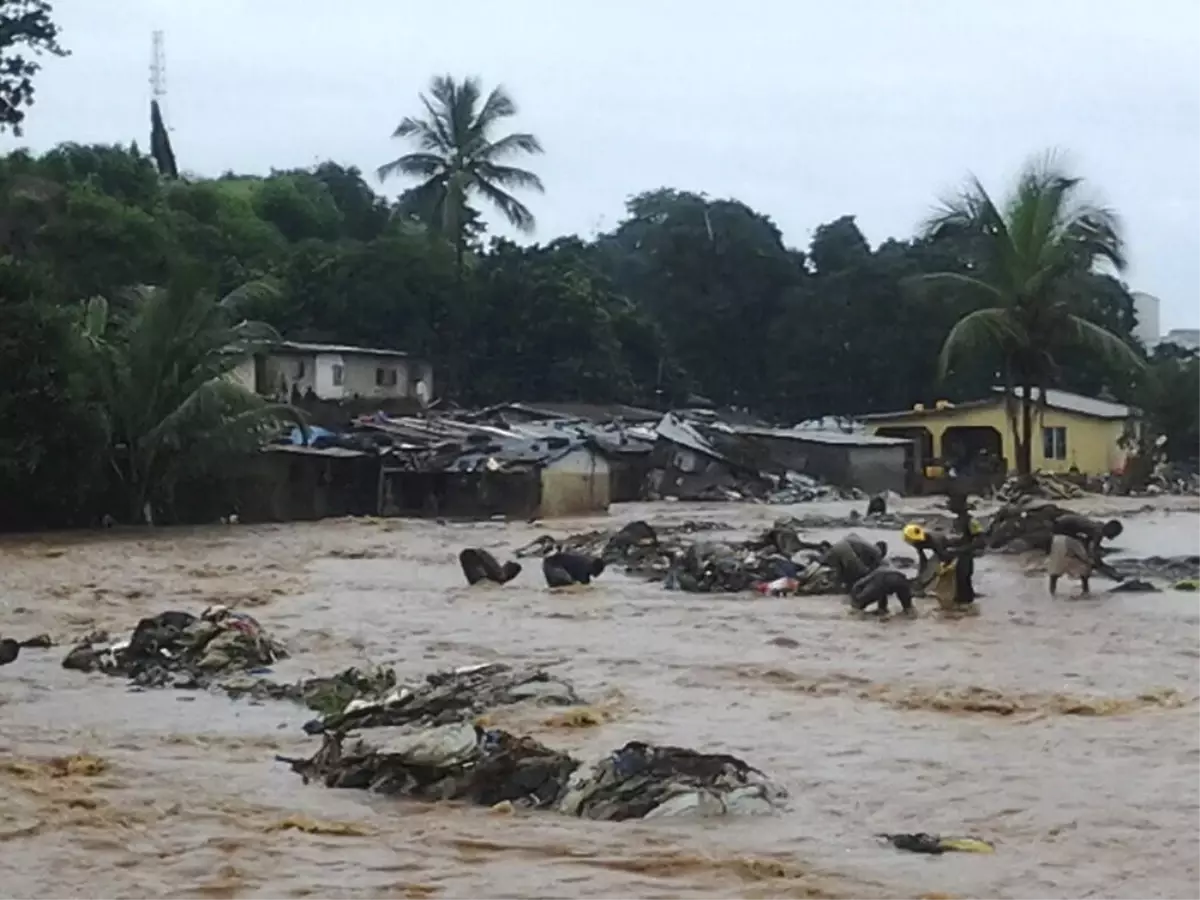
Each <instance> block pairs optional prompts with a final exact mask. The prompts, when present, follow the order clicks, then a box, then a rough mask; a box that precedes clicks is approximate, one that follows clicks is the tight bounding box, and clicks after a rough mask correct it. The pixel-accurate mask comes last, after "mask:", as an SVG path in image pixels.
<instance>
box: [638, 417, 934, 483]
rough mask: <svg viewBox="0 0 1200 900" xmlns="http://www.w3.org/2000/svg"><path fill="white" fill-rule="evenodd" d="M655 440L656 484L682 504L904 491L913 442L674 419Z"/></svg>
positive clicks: (663, 425) (660, 428) (665, 419)
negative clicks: (828, 491)
mask: <svg viewBox="0 0 1200 900" xmlns="http://www.w3.org/2000/svg"><path fill="white" fill-rule="evenodd" d="M656 433H657V437H658V442H657V445H656V448H655V466H654V475H653V476H652V478H653V479H654V483H653V484H652V490H653V492H654V493H655V494H657V495H658V496H662V497H678V498H679V499H681V500H706V499H741V498H744V497H767V496H769V495H771V496H772V498H773V499H775V500H776V502H793V501H795V500H808V499H816V498H817V497H818V496H820V491H819V487H820V485H832V486H833V487H835V488H839V489H842V490H843V491H847V492H851V491H861V492H863V493H879V492H882V491H889V490H890V491H896V492H902V491H903V490H904V484H905V458H906V455H907V452H908V451H909V447H910V444H911V442H910V441H908V440H904V439H901V438H892V437H876V436H872V435H866V434H862V433H855V432H846V431H830V430H816V429H806V428H773V427H770V426H766V425H761V424H731V423H729V422H726V421H721V420H713V421H707V422H706V421H701V420H698V419H695V418H693V419H691V420H689V419H687V418H684V416H683V415H680V414H674V413H668V414H667V415H665V416H663V418H662V420H661V421H660V422H659V424H658V426H657V428H656Z"/></svg>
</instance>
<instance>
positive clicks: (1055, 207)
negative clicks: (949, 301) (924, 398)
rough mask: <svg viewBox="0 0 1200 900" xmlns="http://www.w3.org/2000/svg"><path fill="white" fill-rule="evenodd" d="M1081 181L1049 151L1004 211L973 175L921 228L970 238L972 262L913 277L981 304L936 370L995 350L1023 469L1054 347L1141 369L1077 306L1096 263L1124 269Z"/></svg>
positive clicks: (1116, 235) (1116, 241) (1114, 226)
mask: <svg viewBox="0 0 1200 900" xmlns="http://www.w3.org/2000/svg"><path fill="white" fill-rule="evenodd" d="M1082 186H1083V181H1082V179H1080V178H1078V177H1076V176H1073V175H1071V174H1069V173H1068V172H1067V171H1066V170H1065V169H1064V168H1062V167H1061V166H1060V165H1059V164H1058V162H1057V161H1056V159H1055V157H1054V156H1053V154H1047V155H1046V156H1045V157H1044V158H1041V159H1039V160H1035V161H1033V162H1031V163H1030V164H1028V165H1027V166H1026V167H1025V169H1024V171H1023V172H1022V173H1021V175H1020V178H1019V179H1018V182H1017V185H1016V189H1015V190H1014V191H1013V193H1012V194H1011V195H1010V196H1009V197H1008V198H1007V200H1006V201H1005V203H1004V205H1003V207H998V206H997V205H996V203H995V202H994V201H993V200H992V197H991V196H990V195H989V194H988V192H987V190H986V189H985V188H984V187H983V185H982V184H980V182H979V181H978V180H977V179H975V178H972V179H971V180H970V181H969V182H968V184H967V186H966V189H965V190H963V192H962V193H961V194H959V195H958V196H957V197H955V198H954V199H952V200H950V201H948V202H946V203H945V204H944V205H943V206H942V207H941V208H940V209H938V210H937V211H936V212H935V213H934V214H933V215H932V216H931V217H930V219H929V220H928V221H927V222H926V223H925V225H924V232H925V236H926V237H928V238H931V239H935V240H936V239H938V238H941V237H948V236H954V237H958V238H960V239H964V240H965V241H967V242H968V243H967V245H966V246H968V247H969V248H970V252H969V256H970V262H969V263H968V267H967V269H968V271H967V273H956V272H943V273H936V274H930V275H924V276H920V278H919V280H920V281H922V282H926V283H933V284H943V285H947V286H950V287H953V288H956V289H958V290H960V291H963V292H964V293H967V294H971V295H974V296H975V297H976V298H980V299H982V300H983V301H984V303H985V304H986V305H985V306H984V308H982V309H978V310H976V311H975V312H972V313H970V314H969V315H967V316H965V317H963V318H962V319H960V320H959V321H958V323H957V324H956V325H955V326H954V327H953V328H952V329H951V330H950V333H949V334H948V335H947V336H946V339H945V342H944V343H943V345H942V350H941V354H940V359H939V373H940V375H941V377H943V378H945V377H946V376H947V375H948V374H949V372H950V370H951V368H952V366H953V364H954V362H955V361H956V360H959V359H963V358H966V357H968V356H970V355H971V354H973V353H979V352H988V351H991V352H994V353H998V355H999V357H1000V360H1001V371H1002V372H1003V375H1004V380H1005V386H1006V388H1007V391H1006V395H1007V398H1008V410H1009V420H1010V423H1011V427H1012V429H1013V438H1014V443H1015V445H1016V452H1017V460H1016V463H1017V472H1018V474H1021V475H1028V474H1029V473H1030V472H1031V471H1032V469H1033V465H1032V446H1033V444H1032V436H1033V425H1034V410H1035V407H1037V406H1038V405H1040V404H1041V402H1042V400H1043V398H1044V396H1045V390H1046V388H1047V387H1048V386H1049V384H1050V383H1051V382H1052V381H1053V379H1054V377H1055V375H1056V372H1057V366H1056V364H1055V360H1054V353H1055V352H1056V351H1060V350H1061V349H1062V348H1064V347H1066V346H1069V345H1074V346H1077V347H1082V348H1086V349H1090V350H1092V351H1093V352H1094V353H1096V354H1097V355H1098V356H1100V357H1102V358H1104V359H1106V360H1107V361H1108V362H1109V363H1111V364H1112V365H1113V366H1114V367H1118V368H1124V369H1127V370H1136V369H1137V368H1139V367H1140V366H1141V365H1142V362H1141V359H1140V358H1139V357H1138V355H1137V354H1136V353H1135V352H1134V351H1133V350H1132V349H1131V348H1130V347H1129V345H1128V344H1127V343H1125V341H1123V340H1122V339H1121V338H1119V337H1117V336H1116V335H1114V334H1112V333H1111V332H1109V331H1106V330H1105V329H1104V328H1101V327H1100V326H1099V325H1096V324H1095V323H1093V322H1090V321H1088V320H1087V319H1085V318H1083V317H1081V316H1079V315H1077V314H1076V313H1075V312H1074V305H1073V297H1074V296H1078V294H1079V292H1080V291H1081V290H1086V283H1087V280H1088V279H1089V278H1090V277H1092V276H1093V275H1094V273H1095V271H1096V270H1097V269H1098V268H1100V267H1102V266H1104V265H1108V266H1111V267H1112V268H1114V269H1116V270H1118V271H1120V270H1122V269H1123V268H1124V267H1125V255H1124V242H1123V240H1122V238H1121V234H1120V228H1119V223H1118V222H1117V219H1116V216H1115V215H1114V214H1113V213H1112V212H1111V211H1110V210H1108V209H1105V208H1103V207H1100V206H1096V205H1092V204H1089V203H1087V202H1085V201H1084V200H1083V199H1082V198H1081V197H1080V193H1081V188H1082ZM1018 388H1019V391H1018V390H1017V389H1018ZM1035 389H1036V391H1037V395H1036V398H1035V393H1034V391H1035Z"/></svg>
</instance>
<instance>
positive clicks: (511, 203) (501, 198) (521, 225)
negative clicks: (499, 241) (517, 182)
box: [474, 178, 537, 232]
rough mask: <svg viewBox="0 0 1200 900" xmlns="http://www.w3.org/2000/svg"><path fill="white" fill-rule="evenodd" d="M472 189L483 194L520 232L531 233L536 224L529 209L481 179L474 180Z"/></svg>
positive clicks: (508, 194) (510, 195) (505, 192)
mask: <svg viewBox="0 0 1200 900" xmlns="http://www.w3.org/2000/svg"><path fill="white" fill-rule="evenodd" d="M474 187H475V189H476V190H478V191H479V193H481V194H483V196H485V197H486V198H487V199H488V200H489V201H490V202H491V203H492V204H493V205H494V206H495V207H496V208H497V209H499V210H500V212H501V213H503V214H504V218H506V219H508V221H509V222H510V223H511V224H512V225H513V226H514V227H516V228H518V229H520V230H521V231H525V232H529V231H533V229H534V226H535V225H536V224H537V221H536V219H534V216H533V213H532V212H530V211H529V208H528V207H527V206H526V205H525V204H524V203H522V202H521V201H520V200H518V199H517V198H516V197H514V196H513V195H512V194H510V193H508V192H507V191H504V190H502V189H501V188H498V187H496V186H495V185H494V184H491V183H489V182H487V181H484V180H483V179H482V178H477V179H475V182H474Z"/></svg>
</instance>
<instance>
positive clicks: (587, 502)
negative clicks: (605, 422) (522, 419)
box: [540, 447, 610, 518]
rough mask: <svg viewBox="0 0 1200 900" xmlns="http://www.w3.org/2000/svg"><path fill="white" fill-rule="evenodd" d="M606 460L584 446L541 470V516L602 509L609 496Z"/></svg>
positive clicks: (576, 513)
mask: <svg viewBox="0 0 1200 900" xmlns="http://www.w3.org/2000/svg"><path fill="white" fill-rule="evenodd" d="M609 475H610V472H609V465H608V460H606V459H605V458H604V457H603V456H600V455H599V454H598V453H596V452H594V451H593V450H590V449H588V448H586V447H581V448H579V449H578V450H574V451H572V452H571V453H568V454H567V455H566V456H563V457H562V458H561V459H557V460H555V461H554V462H552V463H551V464H550V465H548V466H546V467H545V468H543V469H542V502H541V508H540V513H541V515H542V517H543V518H554V517H556V516H573V515H585V514H587V513H594V512H605V511H607V510H608V504H609V499H610V482H609Z"/></svg>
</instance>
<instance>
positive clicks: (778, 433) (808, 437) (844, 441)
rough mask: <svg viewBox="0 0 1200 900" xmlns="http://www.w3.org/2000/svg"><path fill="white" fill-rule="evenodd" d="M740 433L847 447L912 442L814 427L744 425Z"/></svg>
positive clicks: (895, 444)
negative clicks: (820, 429) (756, 426)
mask: <svg viewBox="0 0 1200 900" xmlns="http://www.w3.org/2000/svg"><path fill="white" fill-rule="evenodd" d="M736 430H737V433H738V434H746V435H751V436H753V437H766V438H783V439H785V440H792V441H810V442H811V443H814V444H839V445H842V446H846V447H900V446H903V445H905V444H909V443H912V442H911V441H908V440H906V439H904V438H890V437H876V436H874V435H870V434H862V433H861V432H850V433H848V432H845V431H818V430H816V429H813V428H755V427H752V426H742V427H740V428H738V429H736Z"/></svg>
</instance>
